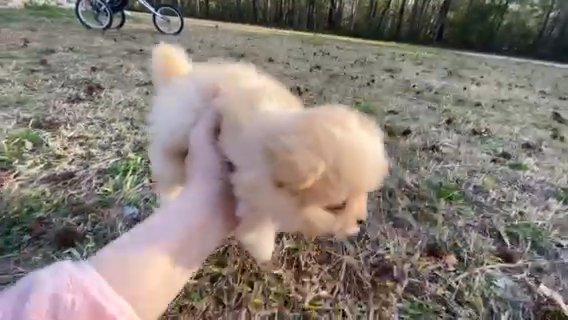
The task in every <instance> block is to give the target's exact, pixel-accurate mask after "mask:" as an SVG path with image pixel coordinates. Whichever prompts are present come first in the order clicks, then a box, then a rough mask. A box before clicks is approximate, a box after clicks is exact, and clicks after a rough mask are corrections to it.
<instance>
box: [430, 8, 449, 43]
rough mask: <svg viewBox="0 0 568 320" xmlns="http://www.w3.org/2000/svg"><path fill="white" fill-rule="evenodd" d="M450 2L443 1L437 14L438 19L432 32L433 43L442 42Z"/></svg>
mask: <svg viewBox="0 0 568 320" xmlns="http://www.w3.org/2000/svg"><path fill="white" fill-rule="evenodd" d="M451 4H452V0H444V2H443V3H442V6H441V7H440V11H439V12H438V17H437V19H436V28H435V31H434V42H441V41H444V34H445V30H446V20H447V18H448V12H449V11H450V5H451Z"/></svg>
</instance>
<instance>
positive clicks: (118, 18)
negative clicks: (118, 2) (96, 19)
mask: <svg viewBox="0 0 568 320" xmlns="http://www.w3.org/2000/svg"><path fill="white" fill-rule="evenodd" d="M125 22H126V15H125V14H124V10H121V11H118V12H117V13H115V14H114V17H113V18H112V26H111V27H110V28H111V29H120V28H122V27H123V26H124V23H125Z"/></svg>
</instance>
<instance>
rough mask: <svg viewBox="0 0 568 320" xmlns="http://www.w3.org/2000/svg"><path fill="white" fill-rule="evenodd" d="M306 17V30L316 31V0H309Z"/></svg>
mask: <svg viewBox="0 0 568 320" xmlns="http://www.w3.org/2000/svg"><path fill="white" fill-rule="evenodd" d="M306 11H307V15H306V29H308V30H315V29H316V23H315V21H316V0H309V2H308V10H306Z"/></svg>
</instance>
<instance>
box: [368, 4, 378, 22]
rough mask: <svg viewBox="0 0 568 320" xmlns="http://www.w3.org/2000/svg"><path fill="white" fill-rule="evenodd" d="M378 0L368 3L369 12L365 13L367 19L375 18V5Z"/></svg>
mask: <svg viewBox="0 0 568 320" xmlns="http://www.w3.org/2000/svg"><path fill="white" fill-rule="evenodd" d="M377 1H378V0H371V2H370V3H369V12H367V18H368V19H373V18H374V17H376V16H377V6H378V3H377Z"/></svg>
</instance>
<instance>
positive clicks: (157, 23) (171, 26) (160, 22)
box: [152, 4, 183, 35]
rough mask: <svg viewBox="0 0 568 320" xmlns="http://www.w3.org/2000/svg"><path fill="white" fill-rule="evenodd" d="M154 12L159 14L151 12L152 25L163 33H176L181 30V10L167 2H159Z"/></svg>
mask: <svg viewBox="0 0 568 320" xmlns="http://www.w3.org/2000/svg"><path fill="white" fill-rule="evenodd" d="M155 10H156V12H157V13H159V14H160V15H161V17H160V16H158V15H157V14H155V13H154V14H152V22H153V23H154V27H156V29H158V31H160V32H161V33H163V34H170V35H176V34H179V33H180V32H181V30H183V16H182V15H181V12H179V10H178V9H177V8H176V7H174V6H171V5H169V4H161V5H158V6H156V8H155Z"/></svg>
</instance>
